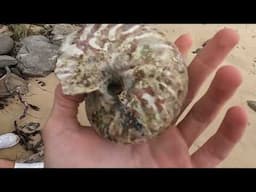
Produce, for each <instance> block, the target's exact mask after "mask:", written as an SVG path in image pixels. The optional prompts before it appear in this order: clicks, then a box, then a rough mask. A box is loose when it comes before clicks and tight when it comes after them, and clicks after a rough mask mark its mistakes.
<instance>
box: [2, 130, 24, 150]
mask: <svg viewBox="0 0 256 192" xmlns="http://www.w3.org/2000/svg"><path fill="white" fill-rule="evenodd" d="M19 140H20V138H19V137H18V136H17V135H16V134H14V133H6V134H3V135H0V149H6V148H10V147H13V146H15V145H17V144H18V143H19Z"/></svg>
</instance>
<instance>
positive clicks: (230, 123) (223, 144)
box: [191, 107, 247, 167]
mask: <svg viewBox="0 0 256 192" xmlns="http://www.w3.org/2000/svg"><path fill="white" fill-rule="evenodd" d="M246 125H247V114H246V112H245V110H244V109H243V108H242V107H233V108H231V109H230V110H229V111H228V112H227V114H226V116H225V118H224V120H223V122H222V124H221V126H220V128H219V129H218V131H217V133H215V134H214V135H213V136H212V137H211V138H210V139H209V140H208V141H207V142H206V143H205V144H204V145H203V146H202V147H201V148H200V149H198V151H196V152H195V153H194V154H193V155H192V156H191V160H192V163H193V165H194V166H195V167H215V166H217V165H218V164H219V163H220V162H222V161H223V160H224V159H225V158H226V157H227V155H228V154H229V153H230V152H231V150H232V149H233V147H234V146H235V145H236V144H237V143H238V141H239V140H240V138H241V137H242V135H243V132H244V130H245V127H246Z"/></svg>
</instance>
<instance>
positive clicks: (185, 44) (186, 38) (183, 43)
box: [175, 34, 192, 56]
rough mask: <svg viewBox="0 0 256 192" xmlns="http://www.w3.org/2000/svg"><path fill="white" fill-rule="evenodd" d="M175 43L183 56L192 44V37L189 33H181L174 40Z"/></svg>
mask: <svg viewBox="0 0 256 192" xmlns="http://www.w3.org/2000/svg"><path fill="white" fill-rule="evenodd" d="M175 45H176V46H177V47H178V49H179V51H180V52H181V54H182V55H184V56H185V55H186V54H187V53H188V50H189V49H190V47H191V45H192V38H191V36H190V35H189V34H183V35H181V36H180V37H179V38H178V39H177V40H176V41H175Z"/></svg>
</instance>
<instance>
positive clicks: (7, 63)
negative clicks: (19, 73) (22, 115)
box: [0, 55, 17, 68]
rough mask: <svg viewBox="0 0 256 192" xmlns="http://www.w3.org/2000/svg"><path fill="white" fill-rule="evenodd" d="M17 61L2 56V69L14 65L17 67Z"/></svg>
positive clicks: (0, 56)
mask: <svg viewBox="0 0 256 192" xmlns="http://www.w3.org/2000/svg"><path fill="white" fill-rule="evenodd" d="M16 64H17V60H16V59H15V58H13V57H11V56H8V55H0V68H5V67H6V66H7V67H10V66H12V65H16Z"/></svg>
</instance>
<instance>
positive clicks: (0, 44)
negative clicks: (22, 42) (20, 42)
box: [0, 35, 14, 55]
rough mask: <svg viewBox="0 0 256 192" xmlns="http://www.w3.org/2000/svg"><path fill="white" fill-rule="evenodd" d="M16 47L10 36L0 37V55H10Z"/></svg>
mask: <svg viewBox="0 0 256 192" xmlns="http://www.w3.org/2000/svg"><path fill="white" fill-rule="evenodd" d="M13 45H14V41H13V40H12V38H11V37H9V36H8V35H1V36H0V55H4V54H7V53H9V52H10V51H11V50H12V48H13Z"/></svg>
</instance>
